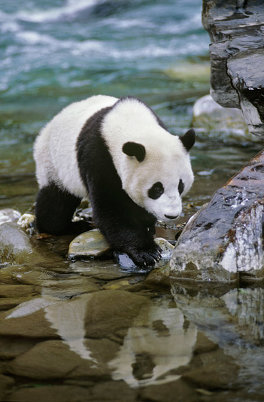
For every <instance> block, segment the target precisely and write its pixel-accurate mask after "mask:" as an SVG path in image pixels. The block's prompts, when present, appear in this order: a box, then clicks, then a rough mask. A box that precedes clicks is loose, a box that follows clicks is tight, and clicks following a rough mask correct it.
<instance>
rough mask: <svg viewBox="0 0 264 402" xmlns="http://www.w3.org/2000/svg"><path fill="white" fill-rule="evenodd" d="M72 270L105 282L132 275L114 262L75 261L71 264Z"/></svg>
mask: <svg viewBox="0 0 264 402" xmlns="http://www.w3.org/2000/svg"><path fill="white" fill-rule="evenodd" d="M70 268H71V270H72V271H73V272H76V273H79V274H81V275H83V276H89V277H92V278H95V279H100V280H104V281H109V280H114V279H118V278H125V277H127V276H129V275H131V274H132V273H131V272H125V271H122V270H121V269H120V267H119V266H118V265H117V264H113V262H112V261H100V260H96V261H93V260H91V261H89V262H87V261H75V262H73V263H71V264H70Z"/></svg>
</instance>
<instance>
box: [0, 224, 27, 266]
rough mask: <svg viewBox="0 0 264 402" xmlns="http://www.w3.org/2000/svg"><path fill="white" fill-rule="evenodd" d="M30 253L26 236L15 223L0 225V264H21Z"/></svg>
mask: <svg viewBox="0 0 264 402" xmlns="http://www.w3.org/2000/svg"><path fill="white" fill-rule="evenodd" d="M32 253H33V249H32V246H31V244H30V241H29V239H28V237H27V235H26V234H25V233H24V232H23V231H22V230H21V229H19V228H18V227H17V225H16V224H15V223H3V224H2V225H0V263H6V262H17V263H23V262H24V261H25V260H26V259H27V258H28V257H29V256H30V255H31V254H32Z"/></svg>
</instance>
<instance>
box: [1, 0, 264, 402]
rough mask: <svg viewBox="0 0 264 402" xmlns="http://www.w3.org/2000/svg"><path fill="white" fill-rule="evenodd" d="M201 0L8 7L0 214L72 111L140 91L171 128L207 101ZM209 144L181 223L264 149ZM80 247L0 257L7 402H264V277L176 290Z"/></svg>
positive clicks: (26, 189) (27, 196)
mask: <svg viewBox="0 0 264 402" xmlns="http://www.w3.org/2000/svg"><path fill="white" fill-rule="evenodd" d="M199 3H200V2H197V1H195V0H187V1H186V0H185V1H183V0H177V1H176V0H175V1H174V0H166V1H156V2H153V1H150V0H149V1H148V0H145V1H137V0H133V1H127V0H126V1H122V0H119V1H111V0H109V1H97V2H96V1H93V0H90V1H88V0H85V1H78V2H75V1H71V0H56V1H51V0H45V1H43V2H41V5H40V3H39V2H38V1H37V0H26V1H24V2H23V4H22V3H21V4H20V5H19V6H17V5H16V6H15V3H14V2H4V1H1V0H0V32H1V36H0V38H1V39H0V40H1V42H2V46H1V47H0V56H1V60H2V62H1V66H0V99H1V102H0V209H4V208H12V209H16V210H18V211H20V212H21V213H25V212H31V211H32V207H33V204H34V200H35V197H36V193H37V184H36V180H35V177H34V169H35V168H34V163H33V159H32V144H33V141H34V138H35V136H36V134H37V132H38V131H39V129H40V128H41V127H42V126H43V124H45V123H46V122H47V121H48V120H49V119H50V118H51V117H52V116H53V115H54V114H55V113H57V112H58V111H59V110H60V109H61V108H62V107H64V106H65V105H67V104H69V103H70V102H73V101H75V100H80V99H83V98H85V97H88V96H90V95H93V94H99V93H104V94H107V95H113V96H118V97H120V96H126V95H134V96H138V97H140V98H142V99H143V100H144V101H145V102H146V103H147V104H149V105H150V106H151V107H153V109H154V110H155V112H156V113H157V114H158V115H159V117H160V118H161V119H162V120H163V121H164V122H165V124H166V125H167V127H168V128H169V130H171V132H173V133H174V134H177V135H181V134H183V133H184V132H185V131H186V129H188V127H189V126H190V125H191V121H192V107H193V104H194V102H195V101H196V100H197V99H198V98H199V97H201V96H203V95H206V94H207V93H209V59H208V44H209V39H208V36H207V33H206V32H205V31H204V30H203V28H202V26H201V18H200V13H201V4H199ZM225 134H226V133H225ZM205 138H206V136H205V135H204V134H203V136H202V137H200V136H199V132H198V139H197V142H196V145H195V147H194V149H193V150H192V153H191V155H192V165H193V170H194V174H195V182H194V185H193V187H192V189H191V191H190V192H189V193H188V194H187V196H186V197H185V198H184V200H183V201H184V202H183V206H184V214H183V216H182V217H181V218H180V221H179V223H183V222H186V220H187V219H188V217H190V216H191V215H193V214H194V213H195V212H196V211H198V210H199V209H200V207H201V206H202V205H203V204H204V203H206V202H208V201H209V200H210V198H211V196H212V194H213V192H214V191H215V190H216V189H217V188H219V187H220V186H222V185H223V184H224V183H225V182H226V181H227V180H228V179H229V178H230V177H231V176H232V175H233V174H235V172H237V171H238V170H239V169H240V168H241V167H242V166H243V165H244V164H245V163H247V161H248V160H249V159H250V158H251V157H253V156H254V155H255V154H256V153H257V152H258V151H259V150H260V149H261V145H260V144H257V143H253V142H252V143H250V142H247V143H246V142H243V141H241V142H240V141H239V140H238V139H237V138H236V139H235V140H234V139H232V137H230V138H229V137H228V135H225V136H222V135H221V133H219V134H218V135H217V134H216V133H214V135H208V139H205ZM157 235H158V236H162V237H165V238H167V239H169V240H171V241H173V240H174V238H175V231H174V230H173V229H171V230H169V229H168V228H164V227H162V226H159V227H157ZM71 240H72V238H70V237H66V236H64V237H63V236H62V237H50V238H46V239H41V240H38V239H37V238H36V237H33V238H32V239H31V241H32V243H33V246H34V249H35V250H36V251H37V253H38V258H36V259H35V258H33V257H32V259H29V260H27V261H25V263H22V264H11V263H10V264H6V263H2V264H0V400H2V401H10V402H11V401H19V402H22V401H23V402H35V401H38V402H42V401H43V402H44V401H45V402H46V401H52V402H82V401H83V402H86V401H98V402H103V401H113V402H119V401H120V402H130V401H131V402H132V401H137V402H140V401H142V402H143V401H145V402H150V401H157V402H170V401H171V402H175V401H188V402H191V401H195V402H196V401H205V402H206V401H214V402H218V401H219V402H221V401H234V402H235V401H236V402H237V401H239V402H246V401H248V402H251V401H262V400H263V398H264V390H263V373H264V353H263V352H264V350H263V348H264V324H263V323H264V289H263V287H262V286H261V284H259V286H255V287H245V288H237V287H235V286H233V287H230V286H229V287H225V286H209V287H205V286H198V285H196V286H189V287H182V286H180V285H179V284H177V283H175V282H170V281H168V280H163V279H162V278H161V277H160V276H159V275H155V270H154V271H152V272H150V273H144V272H142V271H135V270H124V269H121V268H120V267H119V266H118V265H117V264H115V263H114V262H113V261H112V260H90V261H82V260H81V261H69V260H68V259H67V250H68V244H69V242H70V241H71Z"/></svg>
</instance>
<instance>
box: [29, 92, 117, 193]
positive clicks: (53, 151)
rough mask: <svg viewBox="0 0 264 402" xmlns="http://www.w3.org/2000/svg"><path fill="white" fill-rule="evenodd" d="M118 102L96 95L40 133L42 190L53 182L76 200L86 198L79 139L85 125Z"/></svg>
mask: <svg viewBox="0 0 264 402" xmlns="http://www.w3.org/2000/svg"><path fill="white" fill-rule="evenodd" d="M117 101H118V99H117V98H114V97H112V96H103V95H97V96H92V97H90V98H88V99H85V100H83V101H80V102H75V103H72V104H70V105H69V106H67V107H65V108H64V109H63V110H62V111H61V112H60V113H58V114H57V115H56V116H55V117H54V118H53V119H52V120H51V121H50V122H49V123H48V124H47V125H46V126H45V127H44V128H43V129H42V130H41V132H40V134H39V135H38V137H37V139H36V141H35V144H34V159H35V162H36V176H37V181H38V184H39V188H42V187H44V186H47V185H48V184H49V182H50V181H53V182H55V183H56V184H57V185H58V186H59V187H61V188H62V189H63V188H65V189H67V190H68V191H69V192H70V193H72V194H74V195H75V196H76V197H81V198H84V197H86V196H87V190H86V189H85V187H84V184H83V182H82V180H81V177H80V173H79V168H78V163H77V155H76V143H77V139H78V136H79V134H80V132H81V130H82V127H83V126H84V124H85V122H86V121H87V120H88V119H89V118H90V117H91V116H92V115H94V113H96V112H97V111H98V110H100V109H102V108H105V107H108V106H112V105H114V104H115V103H116V102H117Z"/></svg>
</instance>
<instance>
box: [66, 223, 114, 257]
mask: <svg viewBox="0 0 264 402" xmlns="http://www.w3.org/2000/svg"><path fill="white" fill-rule="evenodd" d="M109 250H110V246H109V244H108V243H107V242H106V240H105V238H104V236H103V235H102V234H101V232H100V231H99V230H98V229H93V230H89V231H88V232H84V233H81V234H80V235H79V236H77V237H75V239H73V240H72V242H71V243H70V245H69V251H68V257H69V258H70V259H74V258H81V257H90V258H95V257H100V256H101V255H103V254H106V253H107V252H108V251H109Z"/></svg>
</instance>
